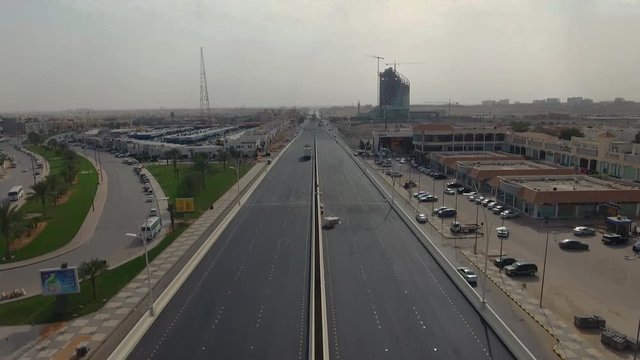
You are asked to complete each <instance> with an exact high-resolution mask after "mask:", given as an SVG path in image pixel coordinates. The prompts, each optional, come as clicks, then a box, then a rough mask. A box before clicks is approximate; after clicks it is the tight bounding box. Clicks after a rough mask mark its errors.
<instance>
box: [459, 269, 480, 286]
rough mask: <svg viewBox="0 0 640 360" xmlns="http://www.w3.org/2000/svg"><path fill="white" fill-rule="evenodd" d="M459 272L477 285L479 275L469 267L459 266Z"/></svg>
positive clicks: (472, 283) (470, 282) (469, 281)
mask: <svg viewBox="0 0 640 360" xmlns="http://www.w3.org/2000/svg"><path fill="white" fill-rule="evenodd" d="M458 273H460V275H462V277H463V278H464V279H465V280H467V282H468V283H469V284H471V285H475V284H476V283H477V282H478V275H476V273H474V272H473V270H471V269H469V268H468V267H459V268H458Z"/></svg>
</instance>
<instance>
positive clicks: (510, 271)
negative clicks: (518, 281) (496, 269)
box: [504, 261, 538, 276]
mask: <svg viewBox="0 0 640 360" xmlns="http://www.w3.org/2000/svg"><path fill="white" fill-rule="evenodd" d="M537 272H538V266H537V265H536V264H534V263H531V262H526V261H516V262H514V263H513V264H511V265H507V266H505V267H504V273H505V274H507V275H509V276H521V275H529V276H533V275H535V274H536V273H537Z"/></svg>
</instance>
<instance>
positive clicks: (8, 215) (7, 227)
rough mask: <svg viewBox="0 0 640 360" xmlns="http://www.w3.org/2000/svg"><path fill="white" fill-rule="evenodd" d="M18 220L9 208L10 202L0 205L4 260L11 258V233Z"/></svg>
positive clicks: (0, 228) (17, 216) (0, 227)
mask: <svg viewBox="0 0 640 360" xmlns="http://www.w3.org/2000/svg"><path fill="white" fill-rule="evenodd" d="M18 219H19V214H18V213H17V212H16V211H15V210H14V209H13V208H11V202H10V201H4V202H3V203H2V204H0V232H1V233H2V235H3V236H4V241H5V249H4V258H5V259H7V260H9V259H10V258H11V231H12V230H13V227H14V224H15V223H16V222H17V221H18Z"/></svg>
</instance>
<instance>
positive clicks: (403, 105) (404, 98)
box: [378, 67, 410, 121]
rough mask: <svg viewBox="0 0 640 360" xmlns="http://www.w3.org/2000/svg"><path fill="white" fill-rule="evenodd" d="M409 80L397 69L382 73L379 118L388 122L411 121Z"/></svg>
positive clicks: (388, 69)
mask: <svg viewBox="0 0 640 360" xmlns="http://www.w3.org/2000/svg"><path fill="white" fill-rule="evenodd" d="M409 88H410V85H409V79H407V78H406V77H405V76H404V75H402V74H400V73H399V72H397V71H396V70H395V68H391V67H389V68H387V69H386V70H384V71H383V72H381V73H380V108H379V109H378V116H379V118H383V119H386V120H388V121H398V120H399V121H406V120H408V119H409V106H410V102H409V95H410V91H409Z"/></svg>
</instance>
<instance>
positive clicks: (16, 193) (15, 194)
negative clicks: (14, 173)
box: [7, 185, 24, 201]
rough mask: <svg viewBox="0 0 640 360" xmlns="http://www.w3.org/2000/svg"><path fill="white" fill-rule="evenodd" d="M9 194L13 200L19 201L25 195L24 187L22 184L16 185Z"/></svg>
mask: <svg viewBox="0 0 640 360" xmlns="http://www.w3.org/2000/svg"><path fill="white" fill-rule="evenodd" d="M7 195H8V196H9V199H10V200H11V201H18V200H20V199H21V198H22V197H23V196H24V189H23V188H22V186H21V185H18V186H14V187H12V188H11V190H9V193H8V194H7Z"/></svg>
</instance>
